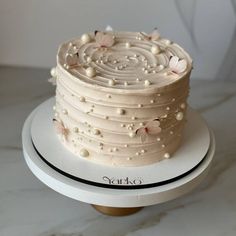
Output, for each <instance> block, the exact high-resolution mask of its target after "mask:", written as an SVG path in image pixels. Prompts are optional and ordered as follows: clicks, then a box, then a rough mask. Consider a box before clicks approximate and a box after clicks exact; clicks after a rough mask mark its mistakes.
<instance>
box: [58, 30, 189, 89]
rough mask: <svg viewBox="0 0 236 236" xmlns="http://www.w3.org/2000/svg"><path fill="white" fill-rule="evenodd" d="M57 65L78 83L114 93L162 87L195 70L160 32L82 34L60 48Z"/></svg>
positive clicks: (187, 58)
mask: <svg viewBox="0 0 236 236" xmlns="http://www.w3.org/2000/svg"><path fill="white" fill-rule="evenodd" d="M57 64H58V67H59V69H62V70H65V73H69V74H68V75H71V77H72V78H73V79H74V80H76V81H77V82H78V83H84V85H85V86H93V87H94V88H99V89H103V90H109V91H114V92H117V91H122V92H135V91H140V90H142V91H144V92H145V91H148V90H152V89H159V88H163V87H164V86H168V85H170V84H173V83H175V82H176V81H178V80H180V79H181V78H183V77H184V76H185V75H186V74H188V73H189V72H190V71H191V69H192V60H191V58H190V56H189V55H188V53H187V52H185V50H184V49H183V48H181V47H180V46H179V45H177V44H176V43H173V42H171V41H170V40H168V39H165V38H162V37H161V36H160V34H159V32H158V31H157V30H154V31H153V32H152V33H150V34H146V33H143V32H116V31H104V32H102V31H95V32H94V33H88V34H83V35H82V36H81V37H80V38H76V39H73V40H70V41H68V42H66V43H63V44H62V45H61V46H60V48H59V51H58V55H57Z"/></svg>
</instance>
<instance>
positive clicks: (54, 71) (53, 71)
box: [50, 67, 57, 77]
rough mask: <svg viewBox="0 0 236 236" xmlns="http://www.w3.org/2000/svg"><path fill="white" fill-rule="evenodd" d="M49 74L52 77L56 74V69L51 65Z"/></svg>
mask: <svg viewBox="0 0 236 236" xmlns="http://www.w3.org/2000/svg"><path fill="white" fill-rule="evenodd" d="M50 74H51V76H52V77H56V76H57V70H56V68H55V67H53V68H52V69H51V71H50Z"/></svg>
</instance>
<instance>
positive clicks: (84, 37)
mask: <svg viewBox="0 0 236 236" xmlns="http://www.w3.org/2000/svg"><path fill="white" fill-rule="evenodd" d="M90 40H91V37H90V35H89V34H83V35H82V36H81V41H82V43H83V44H85V43H89V42H90Z"/></svg>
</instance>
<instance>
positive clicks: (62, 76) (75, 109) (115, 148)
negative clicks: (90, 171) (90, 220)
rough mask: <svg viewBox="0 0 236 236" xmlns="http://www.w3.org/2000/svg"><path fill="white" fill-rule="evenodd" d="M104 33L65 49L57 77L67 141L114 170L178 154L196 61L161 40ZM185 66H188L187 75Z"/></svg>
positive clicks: (59, 119)
mask: <svg viewBox="0 0 236 236" xmlns="http://www.w3.org/2000/svg"><path fill="white" fill-rule="evenodd" d="M99 33H100V34H101V35H100V38H99V40H100V41H99V40H98V39H97V38H96V37H95V35H94V34H92V33H91V34H85V35H83V36H82V37H81V38H78V39H74V40H71V41H69V42H66V43H64V44H62V45H61V46H60V48H59V51H58V55H57V67H56V69H54V70H53V71H52V75H53V77H54V78H56V85H57V89H56V105H55V107H54V110H55V119H56V122H57V125H56V126H57V131H58V132H59V133H60V134H61V136H62V137H63V138H62V142H63V143H64V144H65V145H66V147H68V148H69V149H70V150H71V151H72V152H74V153H75V154H77V155H78V156H79V157H78V158H81V157H82V158H85V159H88V160H92V161H95V162H98V163H102V164H108V165H117V166H139V165H146V164H151V163H153V162H157V161H160V160H162V159H164V158H169V157H171V155H173V153H174V152H175V151H176V150H177V149H178V147H179V145H180V143H181V136H182V132H183V127H184V123H185V121H186V119H185V114H186V108H187V103H186V99H187V97H188V92H189V76H190V73H191V69H192V60H191V58H190V57H189V55H188V54H187V53H186V52H185V51H184V50H183V49H182V48H181V47H180V46H178V45H177V44H175V43H172V42H171V41H169V40H167V39H164V38H161V37H158V38H155V40H153V39H151V37H149V36H148V35H146V34H144V33H139V32H105V33H104V34H103V33H101V32H99ZM102 34H103V35H102ZM107 36H109V37H107ZM106 37H107V38H106ZM111 37H112V39H113V41H114V42H110V41H111ZM107 41H108V43H107ZM104 42H105V43H104ZM103 43H104V44H105V46H104V45H103ZM111 44H112V45H111ZM171 58H172V59H171ZM176 58H177V59H176ZM174 59H175V60H177V61H174ZM170 60H173V61H174V62H173V63H172V64H171V63H170ZM182 62H183V63H182ZM178 63H179V65H180V64H181V63H182V64H186V66H185V67H184V68H182V69H183V70H182V71H181V70H179V68H180V67H178V66H179V65H178ZM173 64H174V66H173ZM174 67H176V71H175V68H174ZM58 126H59V127H58Z"/></svg>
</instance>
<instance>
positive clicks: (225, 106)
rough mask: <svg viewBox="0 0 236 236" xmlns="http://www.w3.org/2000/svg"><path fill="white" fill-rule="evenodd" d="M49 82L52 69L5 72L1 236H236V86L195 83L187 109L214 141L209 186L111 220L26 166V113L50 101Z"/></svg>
mask: <svg viewBox="0 0 236 236" xmlns="http://www.w3.org/2000/svg"><path fill="white" fill-rule="evenodd" d="M48 77H49V70H44V69H27V68H13V67H12V68H11V67H0V98H1V99H0V130H1V132H0V235H1V236H93V235H96V236H100V235H101V236H141V235H145V236H146V235H150V236H152V235H153V236H154V235H155V236H156V235H161V236H170V235H175V236H185V235H194V236H198V235H199V236H202V235H207V236H220V235H224V236H231V235H232V236H235V235H236V181H235V179H236V146H235V145H236V110H235V107H236V83H232V82H231V83H229V82H217V81H204V80H192V83H191V96H190V99H189V103H190V104H191V106H192V107H194V108H195V109H197V110H198V111H199V112H200V113H201V114H202V116H204V117H205V119H206V120H207V122H208V124H209V126H210V127H211V128H212V129H213V131H214V133H215V136H216V143H217V148H216V154H215V158H214V162H213V165H212V168H211V170H210V173H209V175H208V176H207V178H206V179H205V181H204V182H203V183H202V184H201V185H200V186H199V187H198V188H197V189H195V190H194V191H193V192H191V193H190V194H188V195H186V196H183V197H181V198H179V199H176V200H173V201H170V202H166V203H164V204H160V205H155V206H150V207H145V208H144V209H143V210H142V211H140V212H139V213H137V214H135V215H131V216H126V217H109V216H105V215H101V214H100V213H98V212H96V211H95V210H94V209H93V208H92V207H91V206H90V205H88V204H86V203H82V202H78V201H75V200H72V199H70V198H68V197H65V196H63V195H60V194H59V193H57V192H55V191H53V190H51V189H50V188H48V187H47V186H45V185H44V184H43V183H41V182H40V181H39V180H38V179H37V178H36V177H35V176H34V175H33V174H32V173H31V172H30V170H29V169H28V167H27V165H26V163H25V161H24V158H23V154H22V147H21V129H22V126H23V123H24V120H25V119H26V117H27V116H28V114H29V113H30V112H31V111H32V110H33V109H34V108H35V107H36V106H37V105H38V104H40V103H41V102H43V101H44V100H46V99H47V98H49V97H51V96H53V94H54V88H52V87H51V86H50V85H49V84H48V83H47V78H48Z"/></svg>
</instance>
